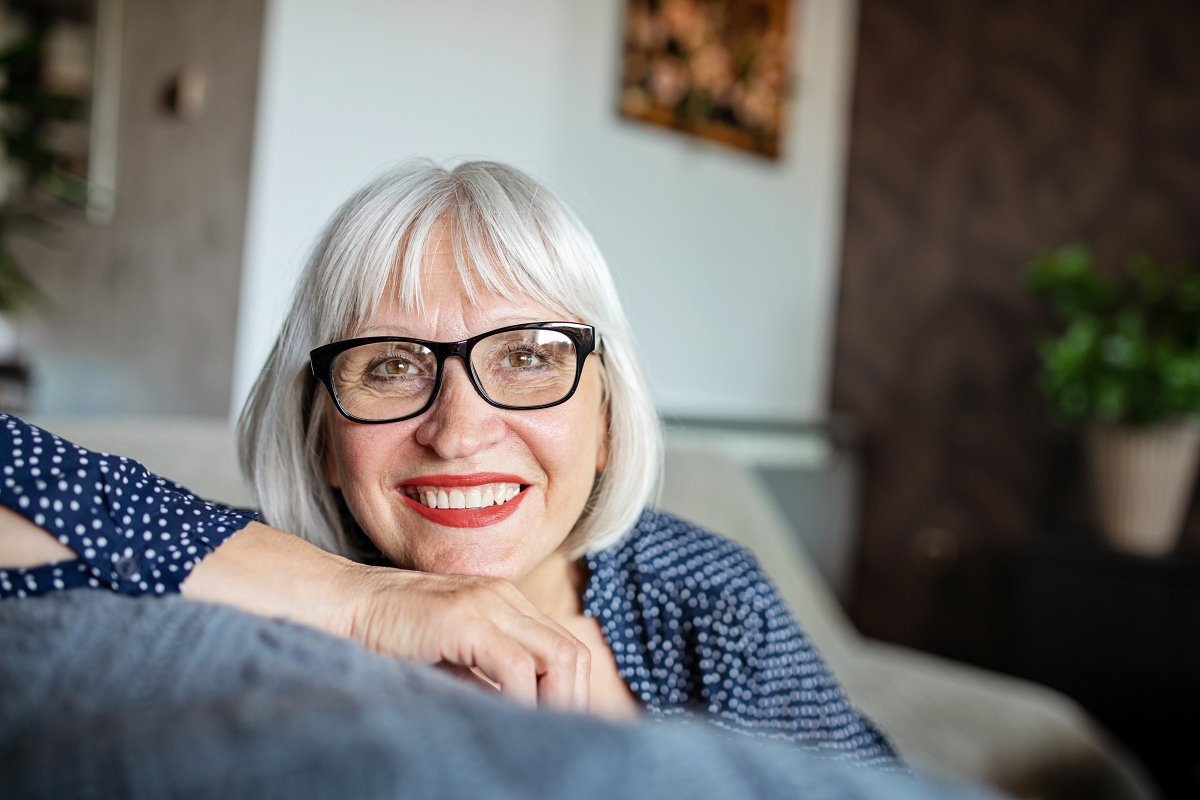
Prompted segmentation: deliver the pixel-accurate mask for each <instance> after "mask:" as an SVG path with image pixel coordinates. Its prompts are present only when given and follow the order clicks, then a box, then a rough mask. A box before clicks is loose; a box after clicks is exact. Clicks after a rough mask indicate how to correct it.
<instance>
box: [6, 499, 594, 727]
mask: <svg viewBox="0 0 1200 800" xmlns="http://www.w3.org/2000/svg"><path fill="white" fill-rule="evenodd" d="M74 558H76V554H75V552H74V551H73V550H72V549H71V548H69V547H67V546H65V545H63V544H61V543H60V542H59V541H58V540H56V539H55V538H54V537H53V536H51V535H50V534H48V533H47V532H46V531H44V530H42V529H41V528H39V527H38V526H36V525H34V524H33V523H32V522H30V521H29V520H28V519H26V518H24V517H22V516H21V515H19V514H17V513H15V512H13V511H10V510H9V509H7V508H4V507H3V506H0V569H15V568H20V567H37V566H40V565H43V564H48V563H53V562H61V561H67V560H71V559H74ZM182 593H183V595H184V596H185V597H188V598H190V599H192V600H200V601H206V602H212V603H221V604H224V605H231V606H235V607H237V608H240V609H242V610H243V611H248V612H250V613H252V614H257V615H259V616H265V617H281V618H285V619H289V620H292V621H294V622H298V623H300V624H303V625H308V626H311V627H314V628H318V629H320V630H324V631H327V632H329V633H332V634H335V635H337V636H343V637H347V638H353V639H357V640H359V641H360V642H362V643H363V644H365V645H366V646H367V647H369V648H371V649H373V650H376V651H378V652H380V653H384V654H387V655H391V656H395V657H398V658H403V659H406V660H409V661H416V662H419V663H424V664H438V663H442V662H446V663H449V664H452V665H455V666H458V667H464V668H477V669H479V670H480V671H481V672H482V673H483V674H485V675H486V676H488V677H489V678H490V679H491V680H493V681H494V682H495V683H497V684H499V685H500V687H501V692H502V693H503V694H505V695H508V696H510V697H512V698H513V699H515V700H517V701H518V702H521V703H523V704H525V705H529V706H535V705H543V706H548V707H551V708H559V709H564V710H574V711H586V710H587V708H588V687H589V676H590V667H591V654H590V653H589V652H588V649H587V647H585V646H584V645H583V644H582V643H581V642H579V641H578V640H577V639H575V637H573V636H572V635H571V634H569V633H568V632H567V631H566V630H565V629H563V628H562V627H561V626H559V625H558V624H557V623H555V622H554V621H553V620H551V619H550V618H549V617H546V616H545V615H543V614H542V613H541V612H539V611H538V610H537V609H536V608H534V607H533V605H532V604H530V603H529V602H528V601H527V600H526V599H525V598H524V596H523V595H522V594H521V593H520V592H518V591H517V590H516V588H515V587H514V586H513V585H512V584H511V583H509V582H508V581H503V580H499V579H492V578H476V577H469V576H454V575H430V574H426V573H421V572H410V571H407V570H399V569H388V568H384V567H367V566H363V565H362V564H356V563H354V562H352V561H349V560H347V559H345V558H341V557H340V556H335V555H332V554H330V553H327V552H325V551H324V550H321V549H320V548H317V547H314V546H313V545H311V544H309V543H308V542H306V541H304V540H303V539H300V538H299V537H297V536H293V535H291V534H289V533H284V532H283V531H280V530H276V529H275V528H271V527H268V526H266V525H263V524H261V523H258V522H251V523H250V524H249V525H247V526H246V527H245V528H244V529H243V530H241V531H240V532H238V533H237V534H236V535H234V536H232V537H231V538H229V539H227V540H226V541H225V542H224V543H223V544H221V545H220V546H219V547H218V548H217V549H216V550H215V551H213V553H212V554H210V555H209V556H207V557H206V558H204V559H203V560H202V561H201V562H200V563H199V564H198V565H197V566H196V567H195V568H194V569H193V570H192V572H191V574H190V575H189V576H188V577H187V579H186V580H185V581H184V582H183V586H182Z"/></svg>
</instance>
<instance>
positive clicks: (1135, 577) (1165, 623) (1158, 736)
mask: <svg viewBox="0 0 1200 800" xmlns="http://www.w3.org/2000/svg"><path fill="white" fill-rule="evenodd" d="M1012 590H1013V592H1012V601H1013V605H1012V609H1013V664H1012V666H1013V671H1014V672H1015V673H1016V674H1018V675H1020V676H1022V677H1025V678H1029V679H1031V680H1035V681H1038V682H1039V683H1044V684H1046V685H1048V686H1052V687H1054V688H1055V689H1058V690H1060V691H1062V692H1064V693H1066V694H1068V695H1069V696H1071V697H1073V698H1074V699H1075V700H1077V701H1078V702H1079V703H1080V704H1081V705H1082V706H1084V708H1086V709H1087V710H1088V711H1089V712H1091V713H1092V714H1093V715H1094V716H1095V717H1096V718H1097V719H1099V720H1100V722H1101V723H1103V724H1104V725H1105V726H1106V727H1107V728H1108V730H1109V731H1110V732H1111V733H1112V734H1113V736H1114V737H1116V738H1117V739H1118V740H1119V741H1121V742H1122V743H1123V744H1124V745H1125V746H1126V747H1128V748H1129V749H1130V750H1132V751H1133V752H1134V753H1135V754H1136V755H1137V756H1138V757H1139V758H1140V759H1141V760H1142V761H1143V763H1145V765H1146V766H1147V768H1148V769H1149V771H1150V773H1151V774H1152V776H1153V778H1154V780H1155V781H1156V782H1157V783H1158V784H1159V786H1160V788H1161V789H1162V791H1163V795H1164V797H1165V798H1169V799H1171V800H1174V798H1198V797H1200V557H1197V556H1195V555H1175V556H1171V557H1168V558H1164V559H1148V558H1141V557H1138V556H1133V555H1126V554H1123V553H1118V552H1115V551H1112V550H1109V549H1107V548H1105V547H1103V546H1102V545H1100V544H1099V543H1097V542H1096V541H1094V540H1092V539H1089V538H1087V537H1083V536H1075V537H1066V536H1058V537H1054V536H1045V535H1044V536H1039V537H1035V538H1034V539H1033V540H1032V541H1031V542H1030V543H1029V544H1028V545H1027V546H1026V547H1025V548H1024V549H1023V551H1022V553H1021V556H1020V558H1019V559H1018V561H1017V564H1016V569H1015V572H1014V582H1013V586H1012Z"/></svg>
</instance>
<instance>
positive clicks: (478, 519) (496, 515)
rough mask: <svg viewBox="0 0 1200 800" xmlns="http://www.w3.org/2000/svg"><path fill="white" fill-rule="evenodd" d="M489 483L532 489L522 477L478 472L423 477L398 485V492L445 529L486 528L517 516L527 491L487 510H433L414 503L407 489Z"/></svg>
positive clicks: (406, 500)
mask: <svg viewBox="0 0 1200 800" xmlns="http://www.w3.org/2000/svg"><path fill="white" fill-rule="evenodd" d="M489 483H512V484H518V485H520V486H525V487H528V485H529V484H528V481H526V480H524V479H522V478H521V477H520V476H519V475H508V474H503V473H499V472H475V473H472V474H470V475H421V476H419V477H416V478H410V479H408V480H405V481H401V482H400V483H398V484H396V490H397V491H398V492H399V493H400V497H401V499H403V500H404V502H405V503H407V504H408V507H409V508H411V509H412V510H413V511H416V512H417V513H418V514H420V515H421V516H422V517H424V518H425V519H427V520H429V521H430V522H436V523H437V524H439V525H445V526H446V527H448V528H485V527H487V526H489V525H495V524H496V523H498V522H503V521H504V520H506V519H508V518H509V517H511V516H512V515H513V513H514V512H515V511H516V510H517V506H518V505H519V504H520V502H521V501H522V500H524V499H525V491H524V490H522V491H520V492H518V493H517V495H516V496H515V497H513V499H511V500H509V501H508V502H507V503H502V504H495V505H490V506H487V507H485V508H430V507H429V506H427V505H425V504H424V503H422V502H419V501H417V500H414V499H413V498H411V497H409V496H408V495H407V494H406V493H405V492H404V487H407V486H438V487H454V486H482V485H484V484H489Z"/></svg>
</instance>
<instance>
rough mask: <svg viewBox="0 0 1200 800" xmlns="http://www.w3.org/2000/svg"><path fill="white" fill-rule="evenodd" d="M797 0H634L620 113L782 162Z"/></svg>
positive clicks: (628, 15) (629, 6) (629, 7)
mask: <svg viewBox="0 0 1200 800" xmlns="http://www.w3.org/2000/svg"><path fill="white" fill-rule="evenodd" d="M790 5H791V2H790V0H627V5H626V11H625V48H624V54H623V59H622V65H621V95H620V101H619V105H620V113H621V115H622V116H623V117H625V118H627V119H633V120H638V121H641V122H648V123H651V124H654V125H662V126H665V127H668V128H674V129H676V130H680V131H685V132H687V133H690V134H692V135H694V136H698V137H700V138H702V139H708V140H710V141H715V142H720V143H722V144H726V145H731V146H733V147H738V148H741V149H744V150H749V151H751V152H754V153H759V154H761V155H764V156H767V157H769V158H778V156H779V144H780V136H781V135H782V128H783V124H784V118H785V110H786V100H787V93H788V83H789V81H788V56H789V52H790V43H789V28H788V24H789V23H788V14H789V11H790V8H789V6H790Z"/></svg>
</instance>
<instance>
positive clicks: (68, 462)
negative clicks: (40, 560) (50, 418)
mask: <svg viewBox="0 0 1200 800" xmlns="http://www.w3.org/2000/svg"><path fill="white" fill-rule="evenodd" d="M0 472H2V473H3V480H2V481H0V505H3V506H5V507H6V508H9V509H11V510H13V511H15V512H17V513H18V514H21V515H22V516H24V517H25V518H26V519H28V520H30V521H31V522H33V524H35V525H37V526H38V527H40V528H43V529H45V530H46V531H48V532H50V533H51V534H52V535H54V536H55V537H57V538H58V540H59V541H60V542H62V543H63V544H65V545H66V546H67V547H70V548H71V549H72V550H74V551H75V552H76V553H77V554H78V555H79V558H78V559H76V560H74V561H63V562H58V563H55V564H48V565H45V566H41V567H36V568H31V569H6V570H0V598H6V597H29V596H34V595H39V594H46V593H48V592H52V591H61V590H64V589H71V588H75V587H80V586H90V587H93V588H100V587H104V588H108V589H112V590H113V591H115V592H119V593H120V594H127V595H141V594H168V593H175V592H178V591H179V585H180V584H181V583H183V581H184V580H185V579H186V578H187V576H188V575H189V574H190V573H191V571H192V569H193V568H194V567H195V566H196V564H198V563H199V562H200V560H201V559H203V558H204V557H205V556H206V555H208V554H209V553H211V552H212V551H213V550H215V549H216V548H217V547H218V546H219V545H220V544H221V543H222V542H224V541H225V540H226V539H228V538H229V537H230V536H232V535H233V534H234V533H236V532H237V531H239V530H241V529H242V528H244V527H246V525H248V524H249V523H250V522H251V521H253V520H254V519H255V518H256V515H255V514H252V513H247V512H242V511H237V510H234V509H231V508H228V507H225V506H221V505H218V504H215V503H209V502H206V501H204V500H201V499H200V498H198V497H196V496H195V495H194V494H192V493H191V492H189V491H188V490H187V489H184V488H183V487H182V486H180V485H179V484H176V483H172V482H171V481H168V480H165V479H163V478H160V477H158V476H157V475H154V474H153V473H151V472H150V471H149V470H147V469H146V468H145V467H143V466H142V465H141V464H139V463H138V462H136V461H133V460H131V459H128V458H124V457H122V456H113V455H108V454H107V453H95V452H92V451H90V450H86V449H84V448H82V447H79V446H78V445H75V444H72V443H70V442H68V441H66V440H64V439H61V438H59V437H57V436H55V435H54V434H52V433H49V432H47V431H44V430H42V429H41V428H38V427H35V426H33V425H30V424H28V423H27V422H24V421H23V420H21V419H18V418H17V417H14V416H11V415H9V414H3V413H0Z"/></svg>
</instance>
